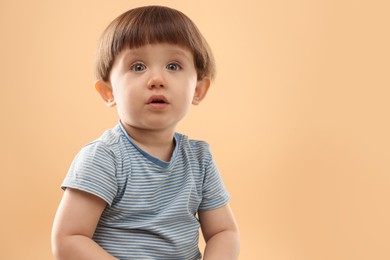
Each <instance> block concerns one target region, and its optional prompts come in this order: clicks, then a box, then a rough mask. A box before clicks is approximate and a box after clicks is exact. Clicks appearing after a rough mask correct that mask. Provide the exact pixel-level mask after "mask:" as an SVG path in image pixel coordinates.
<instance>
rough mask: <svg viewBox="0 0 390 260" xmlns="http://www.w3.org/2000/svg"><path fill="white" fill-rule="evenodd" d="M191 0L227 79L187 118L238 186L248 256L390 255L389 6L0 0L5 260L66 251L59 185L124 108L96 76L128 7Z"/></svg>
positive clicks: (256, 0) (276, 259)
mask: <svg viewBox="0 0 390 260" xmlns="http://www.w3.org/2000/svg"><path fill="white" fill-rule="evenodd" d="M146 4H163V5H168V6H171V7H175V8H177V9H179V10H182V11H183V12H184V13H186V14H187V15H188V16H189V17H191V18H192V19H193V20H194V21H195V22H196V23H197V24H198V26H199V28H200V29H201V31H202V32H203V34H204V35H205V37H206V38H207V39H208V41H209V43H210V45H211V46H212V48H213V50H214V53H215V56H216V59H217V65H218V75H217V79H216V81H215V83H214V85H213V87H212V89H211V91H210V93H209V96H208V97H207V98H206V100H205V102H204V103H203V104H202V105H201V106H199V107H194V108H193V110H192V111H191V112H190V114H189V115H188V117H187V118H186V119H185V120H184V121H183V122H182V123H181V125H180V126H179V129H178V130H179V131H180V132H184V133H186V134H188V135H189V136H191V137H192V138H198V139H205V140H207V141H208V142H209V143H210V144H211V146H212V149H213V152H214V154H215V158H216V160H217V162H218V164H219V168H220V170H221V172H222V175H223V178H224V180H225V183H226V186H227V187H228V189H229V191H230V193H231V194H232V196H233V200H232V202H231V204H232V207H233V209H234V211H235V214H236V216H237V219H238V222H239V225H240V228H241V239H242V253H241V257H240V259H244V260H251V259H270V260H271V259H272V260H312V259H316V260H322V259H324V260H325V259H329V260H330V259H331V260H339V259H340V260H342V259H343V260H344V259H353V260H360V259H376V260H382V259H383V260H384V259H390V250H389V244H390V222H389V219H390V208H389V205H390V204H389V203H390V137H389V132H390V123H389V112H390V102H389V97H390V90H389V87H390V73H389V69H390V51H389V46H390V37H389V26H390V16H389V12H390V4H388V1H385V0H384V1H379V0H371V1H359V0H341V1H331V0H329V1H326V0H317V1H316V0H306V1H305V0H299V1H298V0H297V1H288V0H272V1H271V0H269V1H268V0H267V1H261V0H241V1H222V0H218V1H213V0H197V1H182V0H176V1H174V0H172V1H147V0H142V1H141V0H138V1H124V0H121V1H119V0H117V1H103V0H93V1H92V0H83V1H76V0H71V1H69V0H68V1H53V0H35V1H27V0H23V1H13V0H1V1H0V26H1V27H0V29H1V36H0V39H1V41H0V57H1V61H0V73H1V81H0V82H1V102H0V113H1V129H0V131H1V132H0V133H1V135H0V136H1V137H0V138H1V151H0V158H1V163H0V172H1V175H0V192H1V196H0V205H1V215H0V218H1V221H0V247H1V248H0V259H52V256H51V252H50V231H51V224H52V221H53V217H54V214H55V211H56V208H57V206H58V203H59V201H60V198H61V196H62V191H61V190H60V189H59V186H60V184H61V182H62V179H63V178H64V176H65V174H66V172H67V169H68V167H69V164H70V163H71V161H72V160H73V157H74V156H75V154H76V153H77V152H78V150H79V149H80V148H81V146H83V145H84V144H85V143H87V142H89V141H91V140H92V139H94V138H96V137H98V136H99V135H100V134H101V133H102V131H104V130H105V129H107V128H109V127H112V126H113V125H114V124H116V122H117V116H116V113H115V110H109V109H107V108H106V107H105V106H104V105H103V103H102V102H101V101H100V98H99V97H98V95H97V93H95V90H94V88H93V81H94V79H93V73H92V64H93V57H94V51H95V46H96V41H97V39H98V37H99V35H100V33H101V32H102V30H103V29H104V28H105V26H106V25H107V24H108V23H109V22H110V21H111V20H112V19H114V18H115V17H116V16H117V15H119V14H120V13H122V12H123V11H125V10H127V9H129V8H133V7H136V6H140V5H146Z"/></svg>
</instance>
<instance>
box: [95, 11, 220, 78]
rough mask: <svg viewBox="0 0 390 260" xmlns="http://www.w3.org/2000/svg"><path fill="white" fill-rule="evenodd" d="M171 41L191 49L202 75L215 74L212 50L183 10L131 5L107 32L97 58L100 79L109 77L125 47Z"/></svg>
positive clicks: (199, 74)
mask: <svg viewBox="0 0 390 260" xmlns="http://www.w3.org/2000/svg"><path fill="white" fill-rule="evenodd" d="M154 43H170V44H176V45H180V46H181V47H184V48H187V49H189V50H190V51H191V53H192V55H193V57H194V65H195V68H196V70H197V72H198V78H203V77H204V76H210V77H211V78H212V77H213V75H214V59H213V56H212V53H211V50H210V48H209V46H208V44H207V42H206V40H205V39H204V38H203V36H202V35H201V33H200V32H199V30H198V28H197V27H196V25H195V24H194V23H193V22H192V21H191V20H190V19H189V18H188V17H187V16H186V15H185V14H183V13H182V12H180V11H177V10H175V9H171V8H168V7H162V6H147V7H140V8H135V9H131V10H129V11H127V12H125V13H123V14H122V15H121V16H119V17H118V18H116V19H115V20H114V21H112V22H111V24H110V25H109V26H108V27H107V28H106V30H105V31H104V32H103V35H102V37H101V39H100V44H99V46H98V52H97V57H96V58H97V59H96V77H97V79H103V80H105V81H107V80H109V73H110V70H111V68H112V65H113V63H114V60H115V57H116V56H117V55H118V54H119V53H120V52H121V51H122V50H123V49H124V48H130V49H134V48H139V47H142V46H144V45H147V44H154Z"/></svg>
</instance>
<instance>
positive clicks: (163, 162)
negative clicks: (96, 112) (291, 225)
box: [52, 6, 239, 260]
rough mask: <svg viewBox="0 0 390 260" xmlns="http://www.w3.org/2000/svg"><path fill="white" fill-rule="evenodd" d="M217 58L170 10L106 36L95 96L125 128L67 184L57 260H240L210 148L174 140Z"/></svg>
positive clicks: (149, 10)
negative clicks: (201, 248)
mask: <svg viewBox="0 0 390 260" xmlns="http://www.w3.org/2000/svg"><path fill="white" fill-rule="evenodd" d="M214 74H215V65H214V60H213V55H212V53H211V51H210V49H209V46H208V44H207V43H206V41H205V39H204V38H203V36H202V35H201V33H200V32H199V31H198V29H197V27H196V26H195V24H194V23H193V22H192V21H191V20H190V19H189V18H188V17H187V16H185V15H184V14H183V13H181V12H179V11H177V10H175V9H171V8H168V7H162V6H146V7H140V8H135V9H132V10H129V11H127V12H125V13H124V14H122V15H120V16H119V17H118V18H116V19H115V20H114V21H113V22H111V24H110V25H109V26H108V27H107V29H106V30H105V31H104V32H103V35H102V37H101V39H100V44H99V46H98V50H97V60H96V77H97V81H96V83H95V87H96V90H97V91H98V92H99V94H100V95H101V97H102V99H103V101H104V102H105V103H106V104H107V106H109V107H113V106H116V108H117V111H118V115H119V122H118V124H117V125H116V126H115V127H114V128H112V129H110V130H107V131H106V132H105V133H103V135H102V136H101V137H100V138H99V139H97V140H95V141H93V142H91V143H89V144H88V145H86V146H84V147H83V148H82V149H81V151H80V152H79V153H78V155H77V156H76V158H75V159H74V161H73V163H72V165H71V167H70V169H69V172H68V174H67V176H66V178H65V180H64V182H63V184H62V188H63V189H64V190H65V191H64V195H63V199H62V201H61V203H60V206H59V208H58V211H57V214H56V217H55V220H54V225H53V231H52V248H53V254H54V255H55V257H56V259H72V260H75V259H98V260H101V259H184V260H189V259H201V258H202V254H201V252H200V251H199V247H198V242H199V228H201V230H202V233H203V236H204V239H205V241H206V248H205V251H204V259H206V260H211V259H218V260H221V259H237V258H238V252H239V234H238V228H237V225H236V222H235V219H234V216H233V213H232V211H231V209H230V207H229V204H228V201H229V199H230V197H229V194H228V193H227V191H226V189H225V187H224V185H223V182H222V180H221V177H220V174H219V172H218V169H217V167H216V165H215V162H214V160H213V157H212V155H211V153H210V150H209V146H208V144H207V143H206V142H203V141H195V140H190V139H189V138H188V137H187V136H185V135H182V134H179V133H177V132H176V131H175V128H176V125H177V124H178V122H179V121H180V120H181V119H182V118H183V117H184V116H185V115H186V114H187V111H188V109H189V107H190V106H191V104H194V105H198V104H199V103H200V102H201V101H202V100H203V98H204V97H205V96H206V94H207V91H208V88H209V86H210V82H211V80H212V79H213V77H214Z"/></svg>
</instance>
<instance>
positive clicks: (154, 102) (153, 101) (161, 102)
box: [150, 99, 167, 104]
mask: <svg viewBox="0 0 390 260" xmlns="http://www.w3.org/2000/svg"><path fill="white" fill-rule="evenodd" d="M150 103H152V104H166V103H167V102H165V101H164V100H162V99H155V100H152V102H150Z"/></svg>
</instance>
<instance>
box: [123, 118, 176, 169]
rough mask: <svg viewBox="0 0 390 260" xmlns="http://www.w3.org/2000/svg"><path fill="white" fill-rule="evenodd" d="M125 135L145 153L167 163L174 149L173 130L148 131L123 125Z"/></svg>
mask: <svg viewBox="0 0 390 260" xmlns="http://www.w3.org/2000/svg"><path fill="white" fill-rule="evenodd" d="M122 125H123V127H124V129H125V130H126V132H127V134H128V135H129V136H130V137H131V138H132V139H133V141H134V142H135V143H136V144H137V145H138V146H139V147H140V148H141V149H142V150H144V151H145V152H147V153H148V154H150V155H153V156H154V157H156V158H159V159H160V160H162V161H165V162H168V161H170V159H171V157H172V153H173V150H174V149H175V144H174V139H173V138H174V134H175V129H174V128H172V129H163V130H148V129H140V128H136V127H132V126H130V125H125V124H123V123H122Z"/></svg>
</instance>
